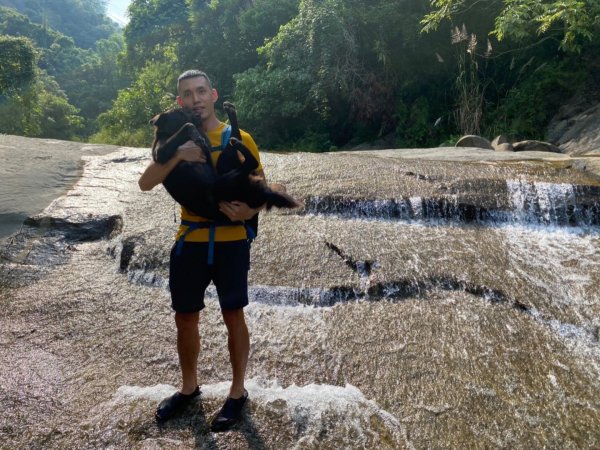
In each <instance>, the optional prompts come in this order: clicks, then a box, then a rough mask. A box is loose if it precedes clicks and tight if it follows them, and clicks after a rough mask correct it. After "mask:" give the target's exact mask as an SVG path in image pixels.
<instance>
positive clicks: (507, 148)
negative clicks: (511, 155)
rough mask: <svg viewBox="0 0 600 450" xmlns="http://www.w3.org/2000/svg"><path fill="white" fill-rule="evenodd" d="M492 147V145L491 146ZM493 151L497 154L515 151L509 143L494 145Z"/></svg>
mask: <svg viewBox="0 0 600 450" xmlns="http://www.w3.org/2000/svg"><path fill="white" fill-rule="evenodd" d="M492 145H494V144H492ZM494 150H496V151H497V152H514V151H515V149H514V147H513V145H512V144H511V143H510V142H505V143H502V144H496V145H494Z"/></svg>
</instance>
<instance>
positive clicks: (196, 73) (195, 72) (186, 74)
mask: <svg viewBox="0 0 600 450" xmlns="http://www.w3.org/2000/svg"><path fill="white" fill-rule="evenodd" d="M196 77H202V78H205V79H206V81H208V87H210V88H212V83H211V82H210V78H208V75H206V72H202V71H201V70H195V69H193V70H186V71H185V72H183V73H182V74H181V75H179V77H178V78H177V93H178V94H179V83H180V82H181V80H187V79H188V78H196Z"/></svg>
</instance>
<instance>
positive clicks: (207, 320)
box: [0, 148, 600, 449]
mask: <svg viewBox="0 0 600 450" xmlns="http://www.w3.org/2000/svg"><path fill="white" fill-rule="evenodd" d="M148 153H149V152H148V150H145V149H127V148H123V149H120V150H119V151H117V152H116V153H113V154H110V155H106V156H94V157H85V162H86V166H85V171H84V175H83V177H82V178H81V179H80V180H79V181H78V183H77V184H76V186H75V187H74V188H73V189H72V190H71V191H69V192H68V193H67V194H66V195H65V196H64V197H61V198H59V199H57V200H56V201H55V202H53V203H52V204H51V205H50V206H49V207H48V208H47V209H46V210H45V211H44V213H42V214H41V215H39V216H37V217H34V218H32V219H31V220H29V221H28V222H27V225H26V226H24V228H23V230H22V232H21V233H20V234H18V235H16V236H14V237H13V238H12V239H11V240H10V242H8V243H7V245H6V246H5V247H4V248H3V251H2V257H3V260H2V266H1V270H0V280H1V286H2V287H1V288H0V292H1V294H2V295H1V300H0V307H2V314H1V315H0V343H1V347H0V349H1V350H0V364H1V365H2V367H3V369H2V371H0V402H1V404H2V406H3V413H2V415H0V442H1V444H0V448H7V449H8V448H10V449H12V448H50V449H52V448H56V449H59V448H60V449H64V448H73V449H75V448H77V449H79V448H117V449H130V448H138V449H189V448H206V449H212V448H230V449H238V448H248V449H256V448H269V449H281V448H297V449H321V448H330V449H338V448H376V449H380V448H383V449H385V448H390V449H396V448H416V449H429V448H457V449H458V448H543V447H546V448H596V447H599V446H600V431H599V430H600V404H599V403H600V377H599V376H600V345H599V343H598V339H599V333H600V332H599V330H600V292H599V286H600V275H599V274H600V251H599V248H600V234H599V230H600V227H599V226H598V215H599V209H598V208H599V201H600V200H599V196H598V192H599V191H598V186H599V183H598V178H597V174H594V173H593V171H592V172H590V171H581V170H576V169H575V168H576V167H581V165H587V164H588V160H585V159H581V158H580V159H572V158H569V157H568V156H565V155H557V154H544V153H528V152H524V153H519V154H508V153H498V152H489V151H485V152H484V151H481V153H478V151H477V150H476V149H471V148H469V149H430V150H425V149H414V150H398V151H397V150H384V151H370V152H352V153H339V154H338V153H336V154H326V155H314V154H289V155H283V154H264V156H263V159H264V161H263V164H264V166H265V170H266V172H267V175H268V177H269V179H270V180H271V181H278V182H282V183H285V184H286V185H287V187H288V191H289V192H290V193H291V194H292V195H294V196H295V197H297V198H300V199H302V200H303V201H304V202H305V207H304V208H303V209H301V210H299V211H296V212H293V213H290V212H271V213H267V214H263V215H262V216H261V222H260V230H259V238H258V239H257V240H256V241H255V243H254V244H253V246H252V255H253V256H252V258H253V259H252V268H251V272H250V281H251V288H250V296H251V304H250V306H249V307H248V308H247V319H248V324H249V328H250V330H251V334H252V348H251V357H250V365H249V368H248V380H249V381H248V384H247V388H248V390H249V392H250V401H249V404H248V408H247V409H246V412H245V415H244V422H243V424H242V425H241V426H240V427H238V428H237V429H236V430H234V431H232V432H229V433H225V434H213V433H210V431H209V429H208V422H209V421H210V418H211V416H212V415H213V414H214V413H215V412H216V411H217V410H218V409H219V408H220V406H221V403H222V401H223V399H224V396H225V395H226V391H227V386H228V384H227V382H226V381H227V380H228V379H229V377H230V374H229V370H230V369H229V363H228V356H227V350H226V345H227V344H226V337H225V327H224V325H223V323H222V319H221V317H220V313H219V311H218V303H217V300H216V297H215V293H214V290H212V289H209V295H208V301H207V308H206V310H205V311H204V312H203V313H202V318H201V335H202V353H201V360H200V367H199V376H200V381H201V383H202V392H203V393H202V396H201V397H200V398H199V399H198V400H197V401H196V402H195V403H194V404H192V405H190V406H189V408H188V409H187V411H186V413H185V414H183V415H181V416H180V417H178V418H176V419H174V420H172V421H170V422H168V423H167V424H165V425H163V426H158V425H157V424H156V422H155V421H154V418H153V415H154V410H155V408H156V405H157V403H158V402H159V401H160V399H161V398H163V397H165V396H167V395H170V394H171V393H172V392H174V391H175V390H176V389H177V388H178V385H179V369H178V363H177V356H176V351H175V327H174V323H173V319H172V313H171V310H170V306H169V305H170V302H169V293H168V291H167V288H166V286H167V279H168V278H167V277H168V255H169V250H170V247H171V245H172V243H173V237H174V233H175V230H176V228H177V224H176V223H175V221H174V215H176V213H177V208H176V207H175V205H174V203H173V201H172V200H171V199H170V198H169V197H168V195H167V194H166V193H165V191H164V190H163V189H162V188H157V189H155V190H153V191H151V192H148V193H142V192H140V191H139V190H138V187H137V183H136V181H137V178H138V177H139V175H140V173H141V172H142V170H143V169H144V168H145V166H146V164H147V163H148V161H149V159H148Z"/></svg>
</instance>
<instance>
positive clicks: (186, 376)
mask: <svg viewBox="0 0 600 450" xmlns="http://www.w3.org/2000/svg"><path fill="white" fill-rule="evenodd" d="M199 319H200V314H199V313H197V312H194V313H178V312H176V313H175V324H176V325H177V353H178V354H179V365H180V367H181V376H182V386H181V393H182V394H186V395H187V394H191V393H192V392H194V390H195V389H196V387H197V386H198V355H199V353H200V334H199V332H198V322H199Z"/></svg>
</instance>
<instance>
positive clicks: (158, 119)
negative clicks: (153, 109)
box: [148, 114, 165, 127]
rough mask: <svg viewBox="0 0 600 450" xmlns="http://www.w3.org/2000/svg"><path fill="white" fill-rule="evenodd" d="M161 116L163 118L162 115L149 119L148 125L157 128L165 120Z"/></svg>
mask: <svg viewBox="0 0 600 450" xmlns="http://www.w3.org/2000/svg"><path fill="white" fill-rule="evenodd" d="M163 116H164V114H157V115H156V116H154V117H153V118H152V119H150V121H149V122H148V123H149V124H150V125H154V126H155V127H158V126H160V124H161V123H162V122H164V120H165V118H164V117H163Z"/></svg>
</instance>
